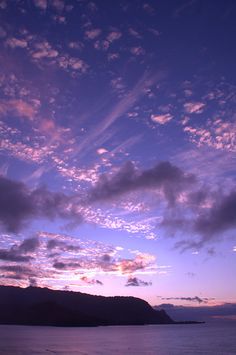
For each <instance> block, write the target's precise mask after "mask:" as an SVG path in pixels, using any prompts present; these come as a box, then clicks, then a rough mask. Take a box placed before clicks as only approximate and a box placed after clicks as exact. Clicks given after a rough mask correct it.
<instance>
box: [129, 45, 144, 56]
mask: <svg viewBox="0 0 236 355" xmlns="http://www.w3.org/2000/svg"><path fill="white" fill-rule="evenodd" d="M130 52H131V53H132V54H133V55H136V56H139V55H144V54H145V50H144V49H143V48H142V47H140V46H139V47H132V48H131V49H130Z"/></svg>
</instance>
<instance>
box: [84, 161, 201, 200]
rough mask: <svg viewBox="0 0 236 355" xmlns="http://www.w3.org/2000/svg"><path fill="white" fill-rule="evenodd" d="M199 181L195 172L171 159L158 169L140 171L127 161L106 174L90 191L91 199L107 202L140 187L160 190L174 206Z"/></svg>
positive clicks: (161, 164) (157, 166) (158, 166)
mask: <svg viewBox="0 0 236 355" xmlns="http://www.w3.org/2000/svg"><path fill="white" fill-rule="evenodd" d="M194 182H195V177H194V175H191V174H185V173H184V172H183V171H182V170H181V169H179V168H178V167H176V166H174V165H172V164H171V163H169V162H161V163H159V164H158V165H156V166H155V167H154V168H151V169H147V170H143V171H140V170H138V169H137V168H136V167H135V166H134V164H133V163H132V162H127V163H126V164H125V165H123V166H122V167H121V168H120V170H119V171H118V172H116V173H114V174H112V175H109V174H103V175H102V176H101V177H100V179H99V181H98V183H97V185H96V186H95V187H94V188H93V189H92V191H91V192H90V197H89V200H90V201H91V202H95V201H101V200H103V201H105V200H109V199H112V198H114V197H119V196H120V195H122V194H125V193H129V192H132V191H136V190H139V189H158V190H161V191H162V192H163V193H164V196H165V198H166V200H167V201H168V203H169V204H170V205H174V203H175V200H176V197H177V196H178V195H179V193H180V192H181V191H183V190H185V189H187V188H188V187H189V186H191V185H192V184H193V183H194Z"/></svg>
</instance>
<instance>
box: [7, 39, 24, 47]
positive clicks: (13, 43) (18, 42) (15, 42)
mask: <svg viewBox="0 0 236 355" xmlns="http://www.w3.org/2000/svg"><path fill="white" fill-rule="evenodd" d="M5 44H6V45H7V46H8V47H11V48H17V47H18V48H26V47H27V46H28V43H27V41H26V40H25V39H19V38H15V37H11V38H8V39H7V40H6V42H5Z"/></svg>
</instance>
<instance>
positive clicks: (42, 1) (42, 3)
mask: <svg viewBox="0 0 236 355" xmlns="http://www.w3.org/2000/svg"><path fill="white" fill-rule="evenodd" d="M34 5H35V6H36V7H38V8H40V9H41V10H46V9H47V0H34Z"/></svg>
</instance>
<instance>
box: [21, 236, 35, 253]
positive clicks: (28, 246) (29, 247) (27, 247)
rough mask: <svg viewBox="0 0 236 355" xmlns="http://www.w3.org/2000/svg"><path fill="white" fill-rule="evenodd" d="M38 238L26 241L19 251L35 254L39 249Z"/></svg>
mask: <svg viewBox="0 0 236 355" xmlns="http://www.w3.org/2000/svg"><path fill="white" fill-rule="evenodd" d="M39 245H40V243H39V240H38V238H28V239H25V240H24V241H23V242H22V243H21V244H20V246H19V251H20V252H22V253H28V252H33V251H35V250H36V249H37V248H38V247H39Z"/></svg>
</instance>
